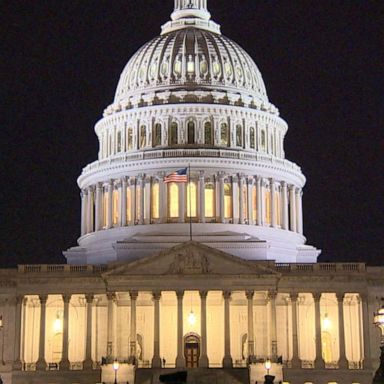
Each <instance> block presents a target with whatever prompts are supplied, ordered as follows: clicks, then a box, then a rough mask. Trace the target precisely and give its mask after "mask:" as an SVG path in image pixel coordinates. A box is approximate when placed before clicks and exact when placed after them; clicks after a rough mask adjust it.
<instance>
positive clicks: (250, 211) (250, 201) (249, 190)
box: [247, 177, 255, 225]
mask: <svg viewBox="0 0 384 384" xmlns="http://www.w3.org/2000/svg"><path fill="white" fill-rule="evenodd" d="M253 182H254V179H253V177H249V178H248V184H247V195H248V207H247V212H248V224H250V225H254V224H255V219H254V218H253V193H252V189H253Z"/></svg>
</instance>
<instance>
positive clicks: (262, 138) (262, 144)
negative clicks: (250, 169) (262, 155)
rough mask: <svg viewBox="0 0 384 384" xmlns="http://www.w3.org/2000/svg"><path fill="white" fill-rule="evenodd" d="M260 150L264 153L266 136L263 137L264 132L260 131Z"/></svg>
mask: <svg viewBox="0 0 384 384" xmlns="http://www.w3.org/2000/svg"><path fill="white" fill-rule="evenodd" d="M260 144H261V150H262V151H265V148H266V144H267V143H266V136H265V130H264V129H262V130H261V143H260Z"/></svg>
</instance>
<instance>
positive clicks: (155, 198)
mask: <svg viewBox="0 0 384 384" xmlns="http://www.w3.org/2000/svg"><path fill="white" fill-rule="evenodd" d="M151 202H152V212H151V215H152V219H159V218H160V186H159V183H158V182H155V183H153V184H152V197H151Z"/></svg>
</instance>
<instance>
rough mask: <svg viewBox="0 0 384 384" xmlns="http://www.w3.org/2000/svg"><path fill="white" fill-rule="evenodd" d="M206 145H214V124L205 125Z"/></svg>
mask: <svg viewBox="0 0 384 384" xmlns="http://www.w3.org/2000/svg"><path fill="white" fill-rule="evenodd" d="M204 144H206V145H212V144H213V132H212V124H211V122H210V121H207V122H206V123H205V124H204Z"/></svg>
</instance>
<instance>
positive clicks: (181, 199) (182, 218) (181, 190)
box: [178, 183, 188, 223]
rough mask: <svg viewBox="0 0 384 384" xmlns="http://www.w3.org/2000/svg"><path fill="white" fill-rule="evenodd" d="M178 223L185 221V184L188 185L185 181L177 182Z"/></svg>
mask: <svg viewBox="0 0 384 384" xmlns="http://www.w3.org/2000/svg"><path fill="white" fill-rule="evenodd" d="M178 185H179V220H178V221H179V223H184V222H185V216H186V214H187V212H186V210H185V202H186V200H187V198H186V195H185V190H186V186H188V184H187V183H179V184H178Z"/></svg>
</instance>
